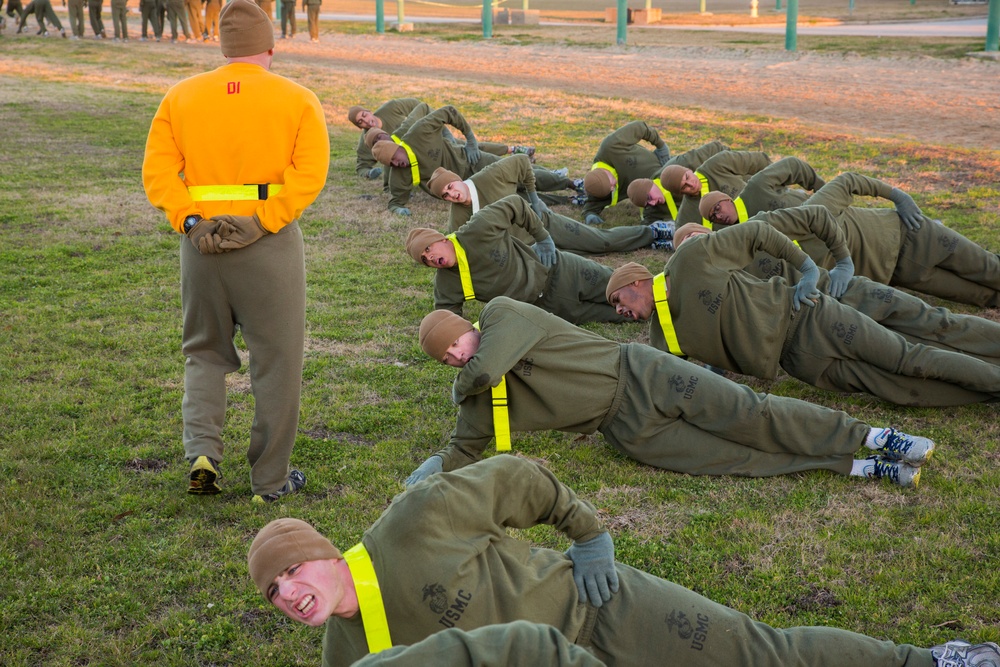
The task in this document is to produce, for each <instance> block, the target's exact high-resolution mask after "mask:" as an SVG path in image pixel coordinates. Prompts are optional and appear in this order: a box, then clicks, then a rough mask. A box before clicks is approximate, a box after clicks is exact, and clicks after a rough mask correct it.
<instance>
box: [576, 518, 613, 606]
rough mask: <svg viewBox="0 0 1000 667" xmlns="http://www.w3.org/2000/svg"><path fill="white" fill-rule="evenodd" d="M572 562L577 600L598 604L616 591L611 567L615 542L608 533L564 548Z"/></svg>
mask: <svg viewBox="0 0 1000 667" xmlns="http://www.w3.org/2000/svg"><path fill="white" fill-rule="evenodd" d="M566 555H567V556H569V557H570V560H572V561H573V581H575V582H576V590H577V591H578V592H579V594H580V601H581V602H590V604H592V605H594V606H595V607H600V606H601V605H603V604H604V603H605V602H607V601H608V600H610V599H611V594H612V593H617V592H618V570H616V569H615V545H614V542H612V541H611V535H609V534H607V533H601V534H600V535H598V536H597V537H595V538H594V539H592V540H587V541H586V542H574V543H573V546H571V547H570V548H569V549H567V550H566Z"/></svg>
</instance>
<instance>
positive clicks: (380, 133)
mask: <svg viewBox="0 0 1000 667" xmlns="http://www.w3.org/2000/svg"><path fill="white" fill-rule="evenodd" d="M385 140H388V141H392V139H391V138H390V135H389V133H388V132H386V131H385V130H383V129H382V128H381V127H372V128H369V129H368V131H367V132H365V146H367V147H368V148H369V149H371V147H372V146H374V145H375V144H376V143H378V142H379V141H385ZM393 143H396V142H394V141H393Z"/></svg>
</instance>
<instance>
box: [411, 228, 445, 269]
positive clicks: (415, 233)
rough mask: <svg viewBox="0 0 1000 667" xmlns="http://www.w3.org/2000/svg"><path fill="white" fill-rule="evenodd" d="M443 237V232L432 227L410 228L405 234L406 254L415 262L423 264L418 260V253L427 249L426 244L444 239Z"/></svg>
mask: <svg viewBox="0 0 1000 667" xmlns="http://www.w3.org/2000/svg"><path fill="white" fill-rule="evenodd" d="M444 238H445V236H444V234H442V233H441V232H439V231H437V230H434V229H427V228H426V227H417V228H416V229H411V230H410V233H409V234H407V235H406V254H408V255H409V256H410V257H412V258H413V260H414V261H415V262H416V263H417V264H423V262H421V261H420V255H421V254H422V253H423V252H424V250H426V249H427V246H429V245H430V244H432V243H437V242H438V241H444Z"/></svg>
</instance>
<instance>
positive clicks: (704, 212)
mask: <svg viewBox="0 0 1000 667" xmlns="http://www.w3.org/2000/svg"><path fill="white" fill-rule="evenodd" d="M726 200H729V201H733V198H732V197H730V196H729V195H727V194H726V193H725V192H719V191H718V190H712V191H711V192H709V193H708V194H707V195H705V196H704V197H702V198H701V201H700V202H698V213H701V217H703V218H705V219H706V220H708V214H709V213H711V212H712V209H713V208H715V205H716V204H718V203H719V202H720V201H726Z"/></svg>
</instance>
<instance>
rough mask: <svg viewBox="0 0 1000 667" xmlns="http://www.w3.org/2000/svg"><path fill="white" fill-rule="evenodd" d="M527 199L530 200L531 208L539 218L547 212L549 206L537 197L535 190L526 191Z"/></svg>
mask: <svg viewBox="0 0 1000 667" xmlns="http://www.w3.org/2000/svg"><path fill="white" fill-rule="evenodd" d="M528 201H530V202H531V210H532V211H534V212H535V215H537V216H538V217H539V218H540V217H542V216H543V215H545V214H546V213H548V212H549V207H548V206H546V205H545V202H543V201H542V200H541V199H540V198H539V197H538V193H537V192H534V191H532V192H529V193H528Z"/></svg>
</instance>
